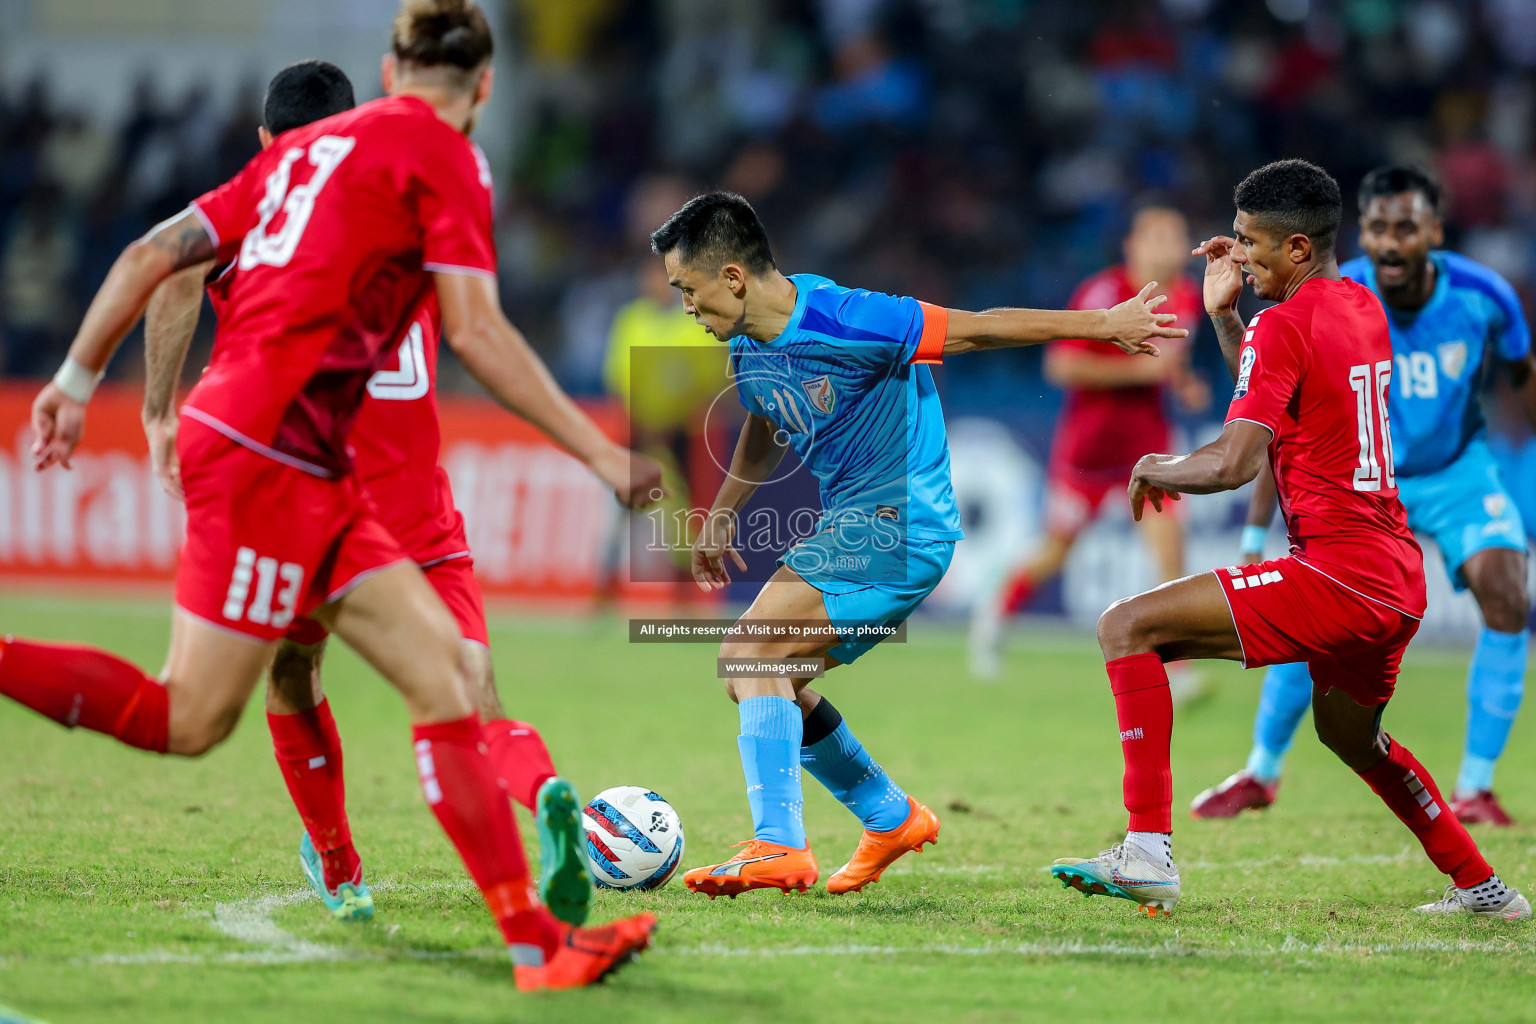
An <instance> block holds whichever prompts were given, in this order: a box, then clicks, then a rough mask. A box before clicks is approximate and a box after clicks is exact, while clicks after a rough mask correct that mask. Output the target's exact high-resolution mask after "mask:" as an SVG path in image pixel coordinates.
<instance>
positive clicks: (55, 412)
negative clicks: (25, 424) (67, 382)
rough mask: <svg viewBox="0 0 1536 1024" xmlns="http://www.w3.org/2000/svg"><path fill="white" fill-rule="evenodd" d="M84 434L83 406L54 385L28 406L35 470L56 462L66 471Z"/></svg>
mask: <svg viewBox="0 0 1536 1024" xmlns="http://www.w3.org/2000/svg"><path fill="white" fill-rule="evenodd" d="M84 433H85V403H83V402H77V401H75V400H74V399H73V398H70V397H69V396H68V395H66V394H65V393H64V392H63V391H62V390H61V389H60V388H59V386H58V385H57V384H54V383H52V382H49V384H48V385H47V386H46V387H44V388H43V390H42V391H39V392H38V394H37V399H36V400H35V401H34V402H33V403H32V435H33V437H32V464H33V467H34V468H36V469H38V470H44V469H47V468H48V467H49V466H51V465H53V464H54V463H59V464H60V465H62V466H63V467H64V468H65V469H69V468H70V466H69V460H70V457H71V456H72V455H74V453H75V446H76V445H78V444H79V443H80V438H81V436H82V435H84Z"/></svg>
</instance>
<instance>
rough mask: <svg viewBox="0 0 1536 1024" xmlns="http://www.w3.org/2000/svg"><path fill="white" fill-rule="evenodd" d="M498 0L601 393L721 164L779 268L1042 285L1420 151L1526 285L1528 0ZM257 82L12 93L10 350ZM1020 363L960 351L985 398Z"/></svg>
mask: <svg viewBox="0 0 1536 1024" xmlns="http://www.w3.org/2000/svg"><path fill="white" fill-rule="evenodd" d="M491 2H495V0H491ZM503 2H505V3H507V4H509V8H508V14H509V17H508V18H506V19H503V20H504V22H505V23H507V24H509V25H510V26H511V31H509V32H508V33H507V35H508V36H509V38H504V39H503V40H501V43H502V45H503V46H510V47H512V48H513V49H514V51H515V53H516V58H515V73H514V74H513V75H511V76H509V77H510V80H508V78H507V77H504V78H503V79H502V80H501V81H500V82H499V83H498V88H501V89H512V90H516V91H517V94H518V100H517V106H518V109H519V110H520V111H521V112H522V115H521V117H520V121H519V125H520V127H519V137H518V140H517V145H516V152H515V157H514V159H513V160H512V162H511V164H510V165H509V166H505V167H499V168H497V172H498V173H497V177H498V189H499V201H500V205H499V214H498V217H499V229H498V232H499V241H500V252H501V263H502V287H503V290H504V293H505V299H506V302H507V305H508V308H509V311H510V312H511V313H512V314H513V317H514V319H515V320H516V321H517V322H519V323H520V324H521V325H522V326H523V328H524V330H525V331H526V332H527V333H528V334H529V336H530V337H531V338H532V339H533V340H534V342H535V344H536V345H537V346H538V347H539V348H540V349H541V350H542V351H543V352H544V354H545V355H546V357H547V358H548V359H549V360H550V362H551V363H552V365H553V366H554V367H555V369H556V371H557V373H558V374H559V375H560V376H561V378H562V379H563V380H564V381H565V383H566V384H567V385H568V386H570V387H572V388H574V389H577V390H580V391H585V392H598V391H601V390H603V384H604V380H603V378H604V365H605V362H606V361H607V360H608V349H609V346H610V337H611V335H612V334H613V333H614V331H613V326H614V323H615V320H616V317H619V321H618V322H619V323H620V324H621V325H624V324H628V325H630V327H629V330H631V331H632V330H633V324H634V323H636V318H637V316H638V315H639V314H638V313H636V310H635V308H633V307H632V308H631V309H630V310H629V312H630V314H631V315H630V316H628V317H620V313H621V311H623V310H624V308H625V307H626V306H628V305H631V304H639V306H640V307H646V306H647V305H649V307H651V308H652V310H653V312H656V313H658V314H664V313H665V312H666V310H667V309H668V308H669V306H667V305H663V304H664V303H670V299H669V298H668V297H667V295H666V293H665V292H664V291H659V289H658V288H657V287H656V286H655V282H654V281H652V282H647V281H646V280H645V279H644V277H643V275H644V273H645V272H646V270H647V269H648V268H647V267H646V266H645V264H646V261H647V260H648V259H649V254H648V250H647V246H646V236H647V234H648V233H649V231H650V230H651V229H652V228H654V227H655V226H656V225H658V224H659V223H660V222H661V221H662V220H663V219H664V218H665V217H666V216H667V214H669V213H671V212H672V210H673V209H675V208H676V206H677V205H678V204H679V203H680V202H681V201H682V200H683V199H685V198H686V197H687V196H688V195H689V194H691V193H692V192H693V191H695V190H698V189H700V188H704V187H725V188H730V189H733V190H735V191H738V192H741V193H742V194H744V195H746V196H747V197H748V198H750V199H751V200H752V202H753V203H754V204H755V205H756V206H757V207H758V209H759V211H760V213H761V214H762V215H763V217H764V220H765V222H766V224H767V225H768V228H769V231H770V234H771V236H772V238H773V241H774V244H775V248H776V254H777V256H778V258H779V262H780V265H781V266H782V267H783V268H785V269H786V270H788V271H800V270H812V271H815V272H817V273H821V274H826V275H828V276H831V277H833V278H835V279H838V280H840V281H843V282H844V283H850V284H859V285H863V286H866V287H871V288H878V289H883V290H889V291H896V292H902V293H907V294H915V295H918V296H920V297H922V298H924V299H926V300H929V301H933V302H939V303H946V304H950V305H958V306H964V307H970V308H979V307H985V306H989V305H1001V304H1011V305H1044V306H1050V305H1060V304H1062V303H1064V302H1065V301H1066V300H1067V298H1068V296H1069V295H1070V293H1071V291H1072V289H1073V286H1074V285H1075V284H1076V283H1077V282H1078V281H1079V280H1080V279H1081V278H1083V277H1084V276H1086V275H1087V274H1089V273H1091V272H1093V271H1094V270H1096V269H1098V268H1100V267H1101V266H1103V265H1105V264H1106V263H1107V262H1110V261H1111V260H1112V259H1113V258H1115V255H1116V243H1117V241H1118V239H1119V238H1120V236H1121V234H1122V232H1123V229H1124V226H1125V215H1126V212H1127V210H1128V208H1129V206H1130V205H1131V204H1132V203H1133V202H1134V201H1135V200H1136V199H1137V198H1138V197H1139V196H1141V195H1144V194H1145V193H1148V192H1156V193H1158V194H1160V195H1162V196H1166V197H1169V198H1171V199H1172V200H1173V202H1174V203H1175V204H1176V205H1178V206H1180V207H1181V208H1183V209H1184V210H1186V211H1187V212H1188V214H1189V216H1190V219H1191V223H1192V225H1193V228H1194V230H1195V231H1196V232H1197V233H1206V232H1210V231H1215V230H1220V229H1223V228H1224V227H1225V226H1226V225H1227V224H1228V223H1229V222H1230V217H1231V205H1230V197H1231V190H1232V186H1233V185H1234V184H1235V183H1236V181H1237V180H1238V179H1239V178H1241V176H1242V175H1243V174H1244V173H1245V172H1246V171H1248V170H1249V169H1250V168H1252V167H1254V166H1256V165H1257V164H1259V163H1262V162H1264V161H1266V160H1269V159H1273V158H1276V157H1280V156H1302V157H1307V158H1309V159H1312V160H1315V161H1317V162H1319V163H1321V164H1322V165H1323V166H1325V167H1327V168H1328V169H1329V170H1330V171H1331V172H1332V173H1333V174H1334V175H1335V176H1336V177H1338V179H1339V180H1340V182H1341V183H1342V184H1343V185H1344V187H1345V190H1346V195H1352V194H1353V188H1354V185H1355V183H1356V182H1357V181H1358V180H1359V178H1360V176H1361V174H1362V173H1363V172H1364V171H1365V170H1367V169H1368V168H1369V167H1371V166H1372V165H1374V164H1376V163H1379V162H1382V161H1384V160H1387V159H1395V160H1400V159H1416V160H1421V161H1424V162H1426V163H1428V164H1431V165H1432V166H1434V167H1435V168H1437V169H1438V171H1439V173H1440V175H1441V176H1442V177H1443V179H1444V182H1445V184H1446V186H1447V189H1448V192H1449V194H1450V196H1451V206H1450V208H1449V210H1448V213H1447V219H1448V226H1449V228H1450V232H1449V239H1448V241H1449V242H1450V244H1452V245H1453V246H1456V247H1458V248H1461V249H1462V250H1463V251H1465V252H1467V253H1468V254H1469V255H1471V256H1473V257H1474V258H1477V259H1479V260H1482V261H1484V262H1487V263H1489V264H1491V265H1492V266H1494V267H1495V268H1496V269H1498V270H1500V271H1501V272H1503V273H1504V274H1505V275H1506V276H1507V277H1508V278H1510V280H1511V281H1513V282H1514V283H1515V284H1516V286H1517V287H1518V288H1519V289H1520V290H1521V293H1522V295H1524V296H1525V297H1526V298H1527V300H1528V301H1529V300H1531V299H1532V298H1536V145H1533V131H1536V0H1266V2H1253V3H1243V4H1233V3H1220V2H1217V0H1161V2H1157V0H1140V2H1135V0H1127V2H1122V3H1112V2H1094V0H1077V2H1065V0H655V2H627V3H626V2H623V0H562V2H560V3H551V2H546V0H503ZM314 56H319V57H323V56H324V54H315V55H314ZM272 70H275V69H272ZM358 92H359V95H360V97H364V96H369V95H372V94H373V92H372V83H358ZM259 100H260V83H254V82H253V83H252V84H251V86H250V87H248V88H246V89H244V90H242V92H241V93H240V97H239V99H238V101H237V102H236V104H235V105H234V106H233V107H232V108H230V109H214V108H213V105H212V104H211V103H210V101H209V100H208V98H207V94H206V93H205V92H203V91H202V90H197V89H194V90H192V91H191V92H190V93H188V94H187V95H184V96H179V97H167V96H162V95H160V94H159V93H158V92H157V89H156V85H155V82H154V80H153V78H152V77H146V78H145V79H144V80H143V81H141V82H140V83H138V85H137V86H136V91H135V101H134V103H133V107H132V114H131V116H129V117H128V118H127V119H126V120H124V121H123V122H122V123H120V124H116V125H104V124H100V123H97V122H96V121H93V120H92V118H91V112H90V111H85V110H68V109H60V108H59V107H58V106H57V105H56V104H55V103H53V102H52V101H51V100H50V95H49V83H48V82H47V81H46V80H38V81H34V82H31V83H29V84H27V85H26V86H25V87H24V88H22V89H20V90H19V91H16V92H14V93H13V94H10V95H0V336H3V353H4V370H5V372H6V373H8V374H11V375H16V374H34V375H35V374H46V373H48V372H51V371H52V369H53V368H54V367H55V366H56V365H57V363H58V361H59V358H60V356H61V354H62V351H63V348H64V347H65V345H67V343H68V340H69V337H70V335H71V331H72V329H73V327H74V325H75V323H76V322H77V320H78V317H79V315H80V313H81V312H82V306H83V303H84V302H86V301H87V300H88V299H89V296H90V295H91V293H92V291H93V289H94V288H95V286H96V285H97V284H98V283H99V281H100V280H101V278H102V276H103V275H104V274H105V272H106V269H107V267H108V266H109V265H110V263H111V260H112V259H113V257H114V256H115V254H116V253H117V252H118V250H119V249H121V247H122V246H123V244H124V243H126V242H127V241H128V240H130V239H132V238H133V237H134V236H135V235H137V234H138V233H140V232H141V231H143V230H144V229H145V228H147V227H148V226H149V225H150V224H152V223H154V222H155V221H156V220H157V219H158V218H160V217H163V216H165V215H167V214H169V213H172V212H174V211H175V210H176V209H178V208H179V207H180V206H181V205H182V204H184V203H185V202H186V201H187V200H188V199H189V198H191V197H192V196H193V195H195V194H196V193H198V192H199V191H200V190H202V189H204V188H205V187H207V186H209V185H211V184H214V183H217V182H218V181H220V180H222V179H223V178H225V177H227V176H228V175H230V174H231V173H233V172H234V171H235V170H236V169H237V168H238V167H239V166H240V165H241V164H242V162H243V161H244V160H245V159H246V158H247V157H248V156H249V155H250V154H251V152H252V151H253V150H254V147H255V137H254V125H255V123H256V118H257V117H258V116H259ZM1351 215H1352V210H1351V211H1350V212H1349V213H1348V214H1347V216H1351ZM1352 234H1353V233H1352V231H1349V230H1346V232H1345V237H1346V239H1347V245H1346V249H1347V250H1351V251H1352V248H1353V239H1352ZM672 315H677V316H680V315H681V314H680V313H675V311H674V313H673V314H672ZM641 322H643V319H642V321H641ZM205 343H206V340H205ZM1207 347H1209V346H1207ZM1034 358H1035V357H1034V356H1032V355H1030V354H1025V353H1018V354H1008V355H1000V356H998V357H997V359H998V360H1001V362H989V363H988V365H987V366H986V367H978V368H977V369H976V370H968V369H965V368H962V367H960V366H958V365H957V366H956V367H954V368H949V369H946V375H948V376H949V378H950V381H949V383H950V387H951V389H952V390H954V388H953V385H954V383H955V381H956V380H957V379H959V378H957V377H956V376H955V374H966V375H967V376H966V377H965V379H966V380H967V381H970V382H971V383H972V384H973V385H974V387H972V388H968V389H967V391H968V392H969V393H970V395H971V396H972V399H973V400H974V401H975V402H977V403H978V404H980V405H982V406H988V405H995V404H996V403H997V402H1001V401H1003V400H1006V399H1007V398H1008V397H1009V395H1010V394H1014V395H1016V394H1017V388H1018V386H1019V384H1018V382H1019V380H1030V381H1034V380H1036V379H1037V376H1036V375H1033V374H1032V370H1031V368H1032V367H1033V365H1034V363H1033V362H1032V360H1033V359H1034ZM136 362H137V360H136V357H135V356H133V355H128V356H126V357H124V358H120V359H119V361H118V366H117V367H116V368H115V370H114V373H115V374H117V375H131V374H133V373H134V372H135V364H136ZM973 362H977V363H979V362H982V361H973ZM1005 368H1012V369H1015V370H1017V371H1018V372H1017V374H1010V373H1007V372H1002V371H1003V370H1004V369H1005ZM978 371H980V372H978ZM1021 375H1022V376H1021ZM1010 378H1012V379H1010ZM456 382H457V383H462V380H460V379H458V378H456V377H455V375H454V374H452V373H447V374H445V378H444V384H445V386H450V387H451V386H454V385H455V383H456ZM1010 389H1012V390H1011V391H1010ZM1030 393H1031V394H1033V393H1034V392H1033V391H1031V392H1030ZM966 404H970V403H969V402H968V403H966Z"/></svg>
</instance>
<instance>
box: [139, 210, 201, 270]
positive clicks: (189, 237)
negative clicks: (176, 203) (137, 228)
mask: <svg viewBox="0 0 1536 1024" xmlns="http://www.w3.org/2000/svg"><path fill="white" fill-rule="evenodd" d="M146 241H147V242H148V243H149V244H150V245H152V246H154V247H155V248H157V249H162V250H164V251H165V252H168V253H170V255H171V261H172V263H173V265H174V266H175V268H176V269H177V270H182V269H185V268H186V267H190V266H191V265H192V264H194V263H202V262H204V261H205V260H211V259H213V256H214V248H213V239H211V238H209V237H208V232H207V231H206V230H205V229H204V228H203V223H202V221H200V220H198V219H197V217H196V215H195V214H193V213H192V211H190V210H188V211H186V212H184V213H181V214H179V215H177V216H175V217H172V218H171V219H170V220H168V221H166V222H165V223H163V224H161V225H160V226H159V227H157V228H155V229H154V230H153V231H152V232H150V235H149V238H148V239H146Z"/></svg>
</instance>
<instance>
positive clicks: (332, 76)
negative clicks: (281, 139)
mask: <svg viewBox="0 0 1536 1024" xmlns="http://www.w3.org/2000/svg"><path fill="white" fill-rule="evenodd" d="M355 102H356V101H355V100H354V99H353V96H352V82H351V80H350V79H348V78H347V76H346V74H345V73H344V72H343V71H342V70H341V68H339V67H337V66H336V65H334V64H327V63H326V62H325V61H323V60H301V61H299V62H298V63H297V64H289V65H288V66H287V67H285V68H283V70H281V71H279V72H278V73H277V74H275V75H273V76H272V81H271V82H268V83H267V97H266V99H265V100H263V101H262V105H261V121H262V123H263V124H264V125H266V126H267V131H269V132H271V133H272V134H273V135H281V134H283V132H286V131H288V130H289V129H292V128H300V127H303V126H304V125H306V124H310V123H311V122H314V121H319V120H321V119H322V118H327V117H330V116H331V115H332V114H339V113H341V112H342V111H343V110H351V109H352V107H353V105H354V104H355Z"/></svg>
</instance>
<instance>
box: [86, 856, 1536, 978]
mask: <svg viewBox="0 0 1536 1024" xmlns="http://www.w3.org/2000/svg"><path fill="white" fill-rule="evenodd" d="M1408 853H1409V851H1404V852H1403V853H1399V854H1394V855H1392V856H1390V857H1388V856H1385V855H1379V854H1377V855H1361V856H1358V857H1316V858H1278V857H1276V858H1269V859H1266V860H1260V861H1236V862H1229V863H1227V864H1224V865H1215V864H1211V865H1205V866H1206V867H1232V866H1234V865H1236V864H1252V865H1265V864H1270V863H1273V862H1277V861H1281V860H1285V859H1290V860H1294V861H1297V862H1301V863H1307V862H1309V860H1310V861H1316V862H1318V863H1319V864H1320V865H1322V866H1333V865H1337V864H1356V863H1370V864H1374V863H1395V862H1396V861H1397V860H1399V859H1403V858H1405V857H1406V856H1407V855H1408ZM935 867H936V868H940V872H939V873H959V872H964V873H969V874H978V873H982V872H987V871H998V872H999V873H1000V872H1001V869H998V868H994V867H992V866H990V865H982V864H977V865H945V866H938V865H936V866H935ZM945 868H947V869H948V871H945V870H943V869H945ZM929 870H930V871H933V870H935V869H934V868H930V869H929ZM391 888H399V889H422V888H446V889H456V890H465V891H468V889H469V886H468V883H455V882H429V883H418V884H411V885H390V884H389V883H381V884H379V885H377V886H375V887H374V891H375V892H381V891H388V890H389V889H391ZM313 898H314V896H313V893H311V892H310V890H308V889H295V890H292V891H290V892H284V893H270V894H267V895H264V896H253V897H250V898H248V899H243V900H234V901H232V902H229V903H218V904H215V906H214V909H213V913H212V914H211V915H208V916H209V918H210V920H211V922H212V924H213V927H214V929H215V930H216V931H218V932H219V933H220V934H222V935H225V936H227V937H229V938H232V939H236V940H238V941H240V942H245V943H248V944H250V945H253V946H257V947H259V948H257V949H251V950H240V951H237V952H227V953H179V952H174V951H172V950H164V949H161V950H148V951H146V952H143V953H103V954H99V955H96V956H91V957H82V958H79V959H78V960H77V961H76V962H83V963H92V964H112V965H136V964H146V965H163V964H181V965H193V966H203V965H208V964H229V965H253V966H277V965H282V964H303V963H319V962H333V963H334V962H347V963H359V962H378V961H389V960H417V961H441V960H501V959H503V958H504V957H505V956H506V953H505V951H504V950H501V949H494V948H476V949H466V950H427V949H412V948H405V949H393V950H384V951H379V950H350V949H343V948H341V947H339V946H331V945H326V944H325V943H319V942H310V941H307V940H305V939H300V938H298V937H297V936H295V935H293V934H291V933H289V932H287V931H284V930H283V929H282V928H279V927H278V926H277V922H276V921H275V920H273V915H274V914H275V913H276V912H277V911H279V910H281V909H282V908H284V907H290V906H294V905H296V904H299V903H303V902H306V901H308V900H311V899H313ZM1533 951H1536V945H1533V944H1532V943H1529V942H1523V943H1522V942H1517V941H1515V939H1514V938H1513V937H1511V938H1510V939H1508V940H1506V941H1502V942H1473V941H1469V940H1454V941H1441V940H1436V939H1422V940H1415V941H1410V942H1378V943H1355V942H1344V943H1338V942H1303V941H1301V940H1299V939H1297V938H1296V937H1295V936H1293V935H1287V936H1286V937H1285V938H1284V939H1283V940H1282V941H1281V942H1279V943H1253V944H1249V945H1242V946H1239V945H1235V944H1234V945H1226V946H1220V945H1211V946H1192V945H1186V944H1180V943H1174V942H1162V943H1150V944H1147V945H1135V944H1131V943H1119V942H1107V943H1106V942H1021V943H988V944H986V945H979V946H969V945H959V944H955V943H926V944H918V945H911V946H887V945H860V944H857V943H836V944H832V945H821V946H811V945H806V946H727V945H723V944H720V943H704V944H700V945H694V946H671V947H669V946H666V945H663V946H661V947H659V948H654V949H652V950H651V952H652V953H653V954H661V955H663V956H720V957H802V956H810V957H850V956H855V957H856V956H973V957H974V956H1003V957H1010V956H1017V957H1056V958H1071V957H1080V956H1109V957H1128V958H1136V959H1156V958H1159V957H1193V958H1207V959H1233V958H1237V959H1252V958H1262V957H1303V956H1356V957H1358V956H1390V955H1407V954H1422V953H1494V954H1518V955H1521V956H1528V955H1530V954H1531V953H1532V952H1533Z"/></svg>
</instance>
